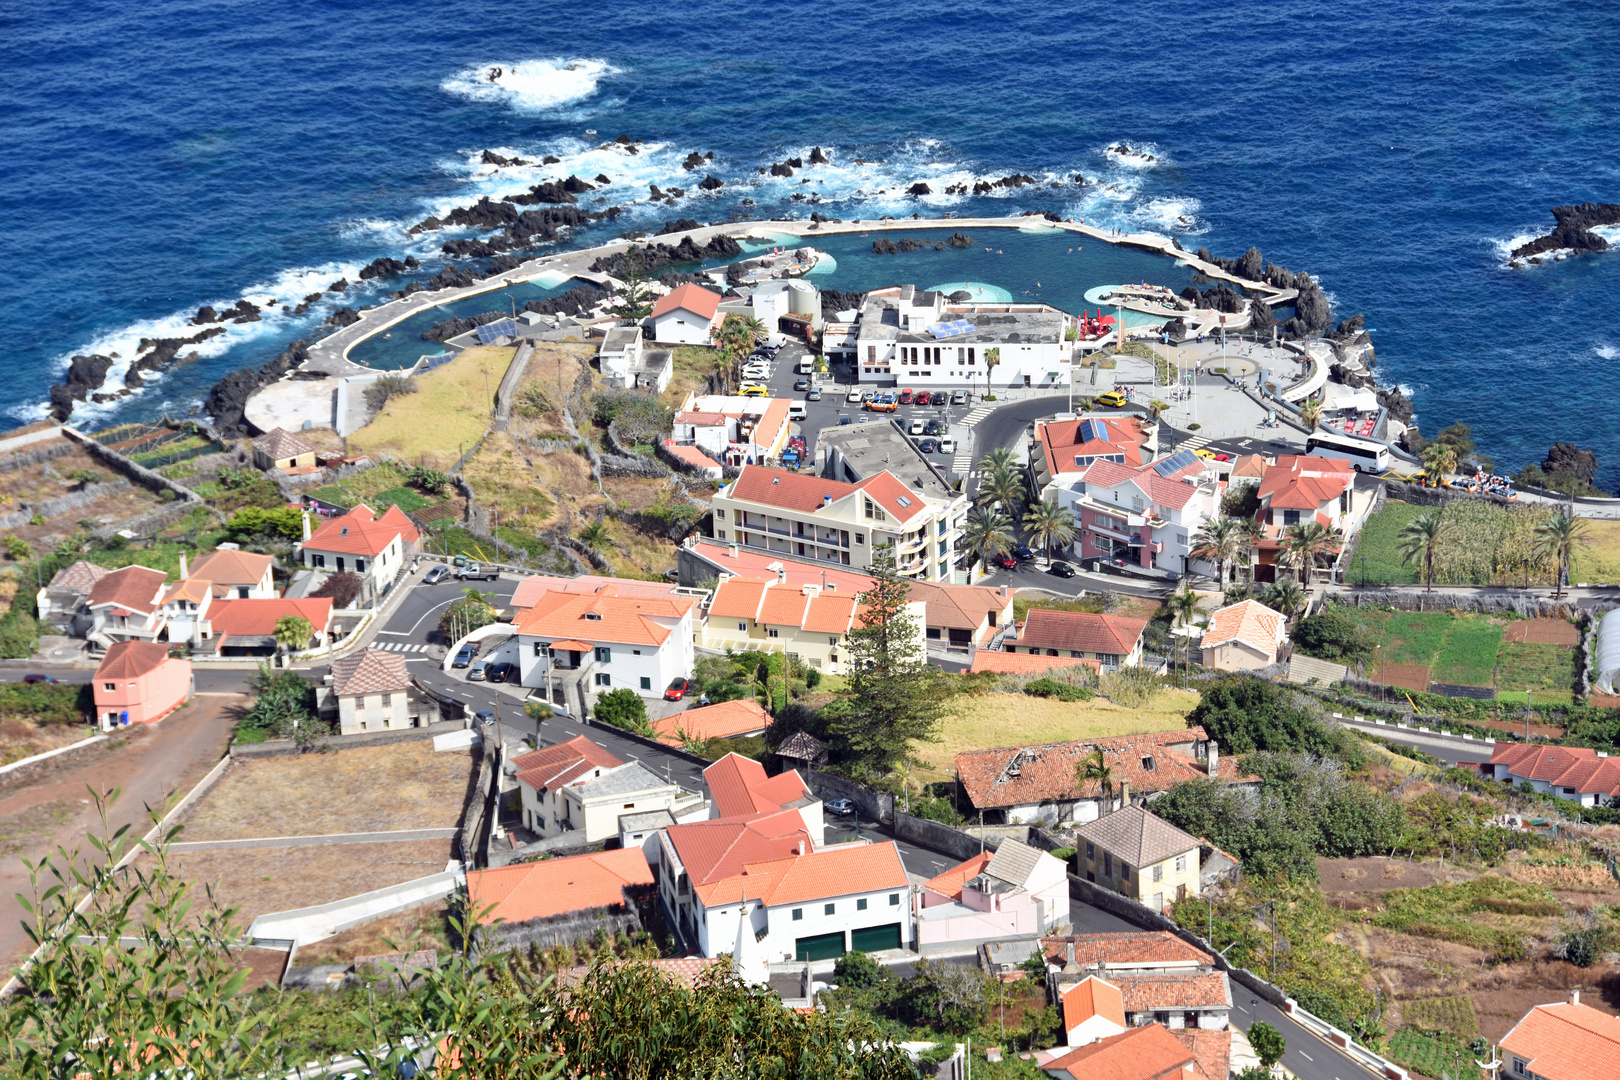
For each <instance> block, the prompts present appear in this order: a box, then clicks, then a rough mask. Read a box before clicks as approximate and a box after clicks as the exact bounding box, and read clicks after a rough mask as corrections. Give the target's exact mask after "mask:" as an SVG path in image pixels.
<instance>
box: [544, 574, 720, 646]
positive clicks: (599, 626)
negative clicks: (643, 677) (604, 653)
mask: <svg viewBox="0 0 1620 1080" xmlns="http://www.w3.org/2000/svg"><path fill="white" fill-rule="evenodd" d="M695 603H697V601H696V600H694V599H693V598H691V597H688V596H673V595H665V596H620V595H619V591H618V589H617V588H615V587H614V586H612V585H604V586H602V587H601V588H599V589H598V590H597V591H596V592H594V593H569V592H545V593H541V594H540V595H539V596H538V597H536V598H535V600H534V606H533V607H531V608H529V609H528V610H526V611H523V612H520V613H519V614H518V617H517V618H516V619H515V620H513V628H514V629H516V630H517V632H518V633H520V634H528V635H530V636H533V637H537V638H542V639H553V638H560V637H570V638H582V639H584V640H586V641H605V642H609V643H610V644H615V645H662V644H663V643H664V642H666V641H668V640H669V637H670V634H671V633H673V631H672V630H671V629H670V628H669V627H666V626H663V625H661V624H660V623H658V622H657V621H655V619H656V618H664V619H674V620H679V619H681V618H682V617H683V616H685V615H686V613H687V612H689V611H691V610H692V606H693V605H694V604H695Z"/></svg>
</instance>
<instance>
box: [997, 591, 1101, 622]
mask: <svg viewBox="0 0 1620 1080" xmlns="http://www.w3.org/2000/svg"><path fill="white" fill-rule="evenodd" d="M1030 608H1044V609H1046V610H1047V611H1084V612H1089V613H1092V614H1100V613H1101V612H1103V611H1105V610H1107V608H1108V597H1106V596H1101V595H1098V596H1082V597H1080V599H1078V600H1052V599H1048V598H1046V597H1040V596H1015V597H1013V618H1014V619H1017V620H1018V621H1019V622H1023V621H1024V617H1025V616H1026V615H1028V614H1029V609H1030Z"/></svg>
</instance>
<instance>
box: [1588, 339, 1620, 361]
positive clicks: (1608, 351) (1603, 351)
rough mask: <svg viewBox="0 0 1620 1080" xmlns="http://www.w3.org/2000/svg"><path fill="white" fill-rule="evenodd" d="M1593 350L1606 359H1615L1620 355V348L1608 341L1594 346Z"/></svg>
mask: <svg viewBox="0 0 1620 1080" xmlns="http://www.w3.org/2000/svg"><path fill="white" fill-rule="evenodd" d="M1592 351H1593V352H1595V353H1597V354H1598V355H1599V356H1601V357H1602V358H1603V359H1605V360H1613V359H1614V358H1615V357H1617V356H1620V349H1617V348H1615V347H1614V346H1613V345H1610V344H1609V343H1608V342H1602V343H1600V344H1597V345H1594V346H1592Z"/></svg>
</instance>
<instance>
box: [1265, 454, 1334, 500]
mask: <svg viewBox="0 0 1620 1080" xmlns="http://www.w3.org/2000/svg"><path fill="white" fill-rule="evenodd" d="M1355 479H1356V473H1355V470H1354V469H1353V468H1352V467H1351V465H1350V462H1349V461H1347V460H1344V459H1342V458H1322V457H1304V456H1301V455H1297V454H1283V455H1281V456H1279V457H1278V458H1277V463H1276V464H1275V465H1272V466H1269V467H1268V468H1267V469H1266V471H1265V474H1264V475H1263V476H1261V478H1260V501H1261V502H1263V503H1265V504H1266V505H1267V506H1271V507H1274V508H1276V509H1279V510H1311V511H1315V510H1317V509H1318V508H1320V507H1321V505H1322V504H1323V503H1325V502H1328V501H1330V500H1332V499H1337V498H1338V497H1339V496H1340V495H1341V494H1343V492H1344V490H1345V489H1346V488H1348V487H1349V486H1350V485H1351V484H1353V483H1355Z"/></svg>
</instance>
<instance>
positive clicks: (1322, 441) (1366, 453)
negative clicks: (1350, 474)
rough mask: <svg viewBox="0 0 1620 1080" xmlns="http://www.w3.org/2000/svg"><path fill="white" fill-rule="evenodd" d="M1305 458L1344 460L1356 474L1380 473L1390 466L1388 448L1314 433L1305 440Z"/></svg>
mask: <svg viewBox="0 0 1620 1080" xmlns="http://www.w3.org/2000/svg"><path fill="white" fill-rule="evenodd" d="M1305 454H1306V456H1307V457H1325V458H1346V459H1348V460H1349V462H1350V464H1351V465H1352V466H1354V467H1355V470H1356V471H1357V472H1370V473H1381V472H1383V471H1384V470H1386V469H1388V468H1389V466H1390V453H1389V448H1388V447H1386V446H1384V445H1382V444H1380V443H1375V442H1363V441H1362V440H1360V439H1352V438H1350V437H1348V436H1346V435H1333V434H1329V433H1328V432H1325V431H1314V432H1312V433H1311V434H1310V435H1309V436H1308V437H1307V438H1306V439H1305Z"/></svg>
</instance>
